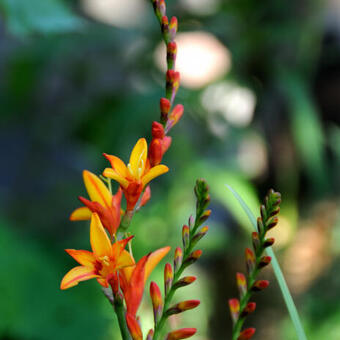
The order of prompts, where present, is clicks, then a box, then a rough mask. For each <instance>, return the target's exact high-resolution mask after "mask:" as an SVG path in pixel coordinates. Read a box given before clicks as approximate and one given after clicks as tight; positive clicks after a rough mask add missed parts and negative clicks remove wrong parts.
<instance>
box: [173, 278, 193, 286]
mask: <svg viewBox="0 0 340 340" xmlns="http://www.w3.org/2000/svg"><path fill="white" fill-rule="evenodd" d="M195 281H196V277H195V276H185V277H183V278H181V279H180V280H179V281H177V282H176V283H175V284H174V285H173V289H178V288H181V287H185V286H188V285H190V284H192V283H193V282H195Z"/></svg>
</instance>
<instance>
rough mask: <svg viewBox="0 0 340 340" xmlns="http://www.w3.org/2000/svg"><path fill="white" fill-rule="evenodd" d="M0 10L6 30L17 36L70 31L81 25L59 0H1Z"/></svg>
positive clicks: (80, 20) (79, 20) (79, 19)
mask: <svg viewBox="0 0 340 340" xmlns="http://www.w3.org/2000/svg"><path fill="white" fill-rule="evenodd" d="M0 12H3V14H4V17H5V23H6V26H7V29H8V31H9V32H11V33H12V34H15V35H19V36H25V35H27V34H32V33H42V34H46V33H64V32H70V31H74V30H78V29H79V28H80V27H81V26H82V25H83V20H82V19H81V18H79V17H77V16H76V15H75V14H73V13H72V12H71V10H70V9H69V8H68V7H67V6H66V5H65V4H64V2H63V1H61V0H29V1H27V0H2V1H1V2H0Z"/></svg>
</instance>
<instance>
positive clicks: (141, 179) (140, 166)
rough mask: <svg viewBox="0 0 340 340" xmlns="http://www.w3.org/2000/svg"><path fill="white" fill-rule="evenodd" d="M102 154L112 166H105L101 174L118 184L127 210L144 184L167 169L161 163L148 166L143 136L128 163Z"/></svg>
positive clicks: (134, 201)
mask: <svg viewBox="0 0 340 340" xmlns="http://www.w3.org/2000/svg"><path fill="white" fill-rule="evenodd" d="M104 156H105V157H106V158H107V159H108V160H109V162H110V163H111V166H112V168H106V169H105V170H104V172H103V175H104V176H105V177H108V178H112V179H114V180H115V181H117V182H118V183H119V184H120V186H121V188H122V189H123V192H124V195H125V198H126V201H127V210H128V211H130V210H133V208H134V207H135V205H136V203H137V201H138V199H139V197H140V194H141V193H142V191H143V189H144V188H145V186H146V185H147V184H148V183H149V182H150V181H151V180H153V179H154V178H155V177H158V176H160V175H162V174H164V173H166V172H167V171H168V170H169V169H168V167H167V166H165V165H162V164H160V165H156V166H153V167H152V166H150V163H149V161H148V146H147V143H146V140H145V138H141V139H139V140H138V142H137V143H136V145H135V146H134V148H133V150H132V152H131V155H130V161H129V163H128V165H125V164H124V162H123V161H122V160H121V159H120V158H118V157H116V156H112V155H107V154H104Z"/></svg>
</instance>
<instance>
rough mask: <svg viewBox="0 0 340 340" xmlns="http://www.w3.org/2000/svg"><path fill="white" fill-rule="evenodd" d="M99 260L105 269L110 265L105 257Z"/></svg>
mask: <svg viewBox="0 0 340 340" xmlns="http://www.w3.org/2000/svg"><path fill="white" fill-rule="evenodd" d="M99 260H100V261H101V262H102V264H103V265H104V266H106V267H108V266H109V265H110V259H109V257H108V256H107V255H105V256H102V257H100V258H99Z"/></svg>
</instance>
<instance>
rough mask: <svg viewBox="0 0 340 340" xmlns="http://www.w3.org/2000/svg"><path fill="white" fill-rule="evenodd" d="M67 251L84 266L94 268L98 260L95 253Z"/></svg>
mask: <svg viewBox="0 0 340 340" xmlns="http://www.w3.org/2000/svg"><path fill="white" fill-rule="evenodd" d="M65 251H66V252H67V253H68V254H69V255H70V256H72V257H73V258H74V259H75V260H76V261H77V262H78V263H80V264H81V265H82V266H85V267H89V268H94V263H95V261H96V258H95V257H94V255H93V253H91V252H90V251H88V250H75V249H65Z"/></svg>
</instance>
